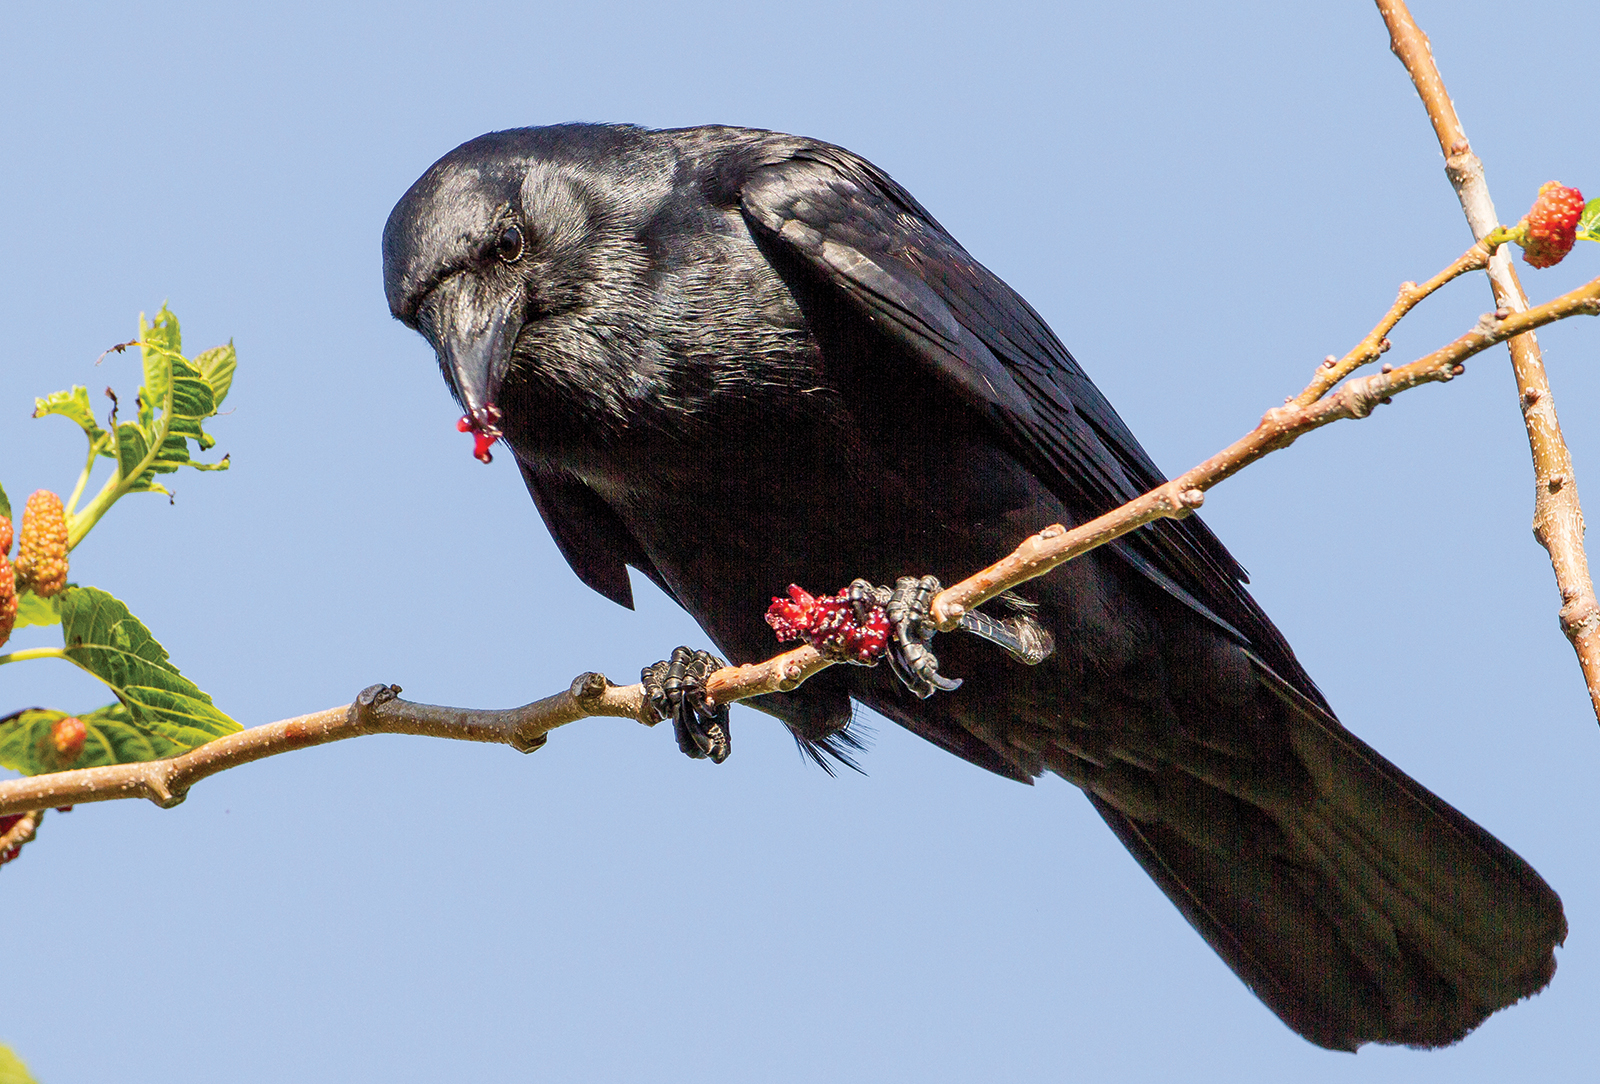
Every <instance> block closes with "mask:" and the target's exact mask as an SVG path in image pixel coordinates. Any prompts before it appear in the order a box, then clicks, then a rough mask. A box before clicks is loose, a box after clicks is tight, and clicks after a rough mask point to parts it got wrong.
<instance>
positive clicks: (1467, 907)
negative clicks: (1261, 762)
mask: <svg viewBox="0 0 1600 1084" xmlns="http://www.w3.org/2000/svg"><path fill="white" fill-rule="evenodd" d="M1259 669H1260V670H1261V672H1262V673H1261V676H1262V678H1263V681H1264V683H1265V684H1266V685H1267V686H1268V687H1269V688H1272V689H1273V690H1274V692H1276V694H1277V696H1278V698H1279V699H1280V700H1281V701H1282V703H1283V706H1284V707H1285V708H1287V709H1288V710H1287V711H1286V712H1285V715H1286V716H1288V718H1289V724H1288V731H1289V740H1290V744H1291V746H1292V749H1293V753H1294V755H1295V758H1296V759H1298V760H1299V761H1300V763H1301V764H1302V765H1303V766H1304V768H1305V769H1306V772H1307V773H1308V775H1309V779H1310V785H1309V787H1306V788H1295V790H1296V792H1297V793H1295V794H1293V795H1288V794H1280V795H1278V796H1276V797H1270V798H1267V799H1266V800H1263V799H1262V796H1260V795H1259V794H1257V795H1248V796H1243V795H1239V794H1237V793H1229V791H1231V790H1233V789H1234V788H1231V787H1229V786H1228V784H1227V782H1226V781H1212V780H1207V781H1206V782H1208V783H1216V784H1217V785H1216V786H1215V787H1213V786H1207V787H1205V791H1204V794H1203V795H1199V796H1197V797H1199V798H1200V800H1199V801H1198V802H1195V801H1186V802H1184V803H1183V804H1184V806H1185V807H1186V808H1187V810H1188V811H1189V813H1188V815H1187V816H1185V817H1181V818H1174V817H1158V818H1145V817H1142V816H1141V817H1138V818H1135V817H1134V816H1130V815H1129V814H1128V813H1127V812H1124V811H1123V810H1121V809H1119V808H1118V806H1119V805H1121V806H1123V807H1124V808H1126V803H1124V802H1121V801H1117V800H1116V799H1117V796H1116V795H1115V794H1110V793H1107V792H1104V791H1103V790H1102V791H1101V793H1096V791H1097V790H1101V788H1097V787H1090V788H1088V789H1089V796H1090V800H1091V801H1093V802H1094V804H1095V808H1096V809H1098V810H1099V811H1100V815H1101V816H1102V817H1104V818H1105V820H1106V822H1107V823H1108V824H1110V825H1111V828H1112V830H1113V831H1114V832H1116V834H1117V836H1118V838H1120V839H1121V840H1122V842H1123V843H1124V844H1125V845H1126V846H1127V848H1128V849H1129V850H1130V851H1132V852H1133V854H1134V856H1135V857H1137V858H1138V860H1139V863H1140V864H1141V865H1142V866H1144V868H1145V869H1146V870H1147V871H1148V872H1149V874H1150V876H1151V877H1153V878H1155V881H1156V883H1157V884H1159V885H1160V886H1161V888H1162V890H1163V891H1165V892H1166V894H1167V895H1168V896H1170V897H1171V898H1172V901H1173V902H1174V903H1176V904H1177V905H1178V909H1179V910H1180V911H1182V912H1183V914H1184V917H1186V918H1187V919H1188V920H1189V922H1190V923H1191V924H1192V925H1193V926H1194V928H1195V929H1197V930H1199V931H1200V933H1201V935H1202V936H1203V937H1205V939H1206V940H1207V941H1208V942H1210V944H1211V946H1212V947H1213V948H1214V949H1216V950H1217V952H1218V953H1219V954H1220V955H1221V956H1222V958H1223V959H1224V960H1226V961H1227V962H1228V965H1229V966H1230V967H1232V968H1233V970H1234V971H1235V972H1237V973H1238V975H1239V977H1240V978H1242V979H1243V980H1244V981H1245V983H1246V984H1248V985H1249V987H1250V988H1251V990H1253V991H1254V992H1255V994H1256V996H1258V997H1260V998H1261V1000H1262V1001H1264V1002H1265V1003H1266V1004H1267V1005H1268V1007H1270V1008H1271V1009H1272V1010H1273V1011H1274V1012H1276V1013H1277V1014H1278V1015H1279V1016H1280V1017H1282V1018H1283V1020H1284V1022H1286V1023H1287V1024H1288V1025H1289V1026H1290V1027H1292V1028H1293V1029H1294V1030H1295V1031H1297V1032H1299V1033H1300V1034H1301V1035H1303V1036H1304V1037H1305V1038H1307V1039H1309V1040H1310V1041H1312V1042H1314V1043H1316V1044H1318V1045H1319V1046H1325V1047H1329V1048H1332V1049H1336V1050H1354V1049H1356V1047H1358V1046H1360V1045H1361V1044H1362V1043H1367V1042H1379V1043H1405V1044H1408V1045H1412V1046H1443V1045H1446V1044H1448V1043H1453V1042H1455V1041H1457V1040H1459V1039H1460V1038H1462V1037H1463V1036H1464V1035H1466V1034H1467V1032H1469V1031H1471V1030H1472V1029H1473V1028H1474V1027H1476V1026H1477V1025H1478V1024H1480V1023H1482V1022H1483V1020H1484V1018H1485V1017H1487V1016H1488V1015H1489V1014H1490V1013H1492V1012H1494V1011H1496V1010H1497V1009H1501V1008H1504V1007H1505V1006H1507V1005H1510V1004H1512V1003H1513V1002H1516V1001H1517V1000H1519V999H1521V998H1524V997H1527V996H1528V995H1530V994H1533V993H1536V992H1537V991H1539V990H1540V989H1542V988H1543V987H1544V986H1545V984H1546V983H1548V982H1549V981H1550V977H1551V976H1552V975H1553V974H1554V973H1555V967H1556V962H1555V955H1554V951H1553V950H1554V947H1555V946H1556V945H1558V944H1560V943H1561V942H1562V940H1563V939H1565V937H1566V933H1567V923H1566V919H1565V917H1564V916H1563V914H1562V909H1561V901H1560V899H1559V898H1557V896H1556V894H1555V892H1554V891H1552V890H1551V888H1550V886H1549V885H1547V884H1546V883H1545V882H1544V880H1543V878H1541V877H1540V876H1539V875H1538V874H1537V873H1535V872H1534V871H1533V869H1532V868H1531V867H1529V866H1528V864H1527V863H1526V862H1524V861H1523V860H1522V859H1521V858H1519V857H1517V855H1516V854H1514V853H1512V851H1511V850H1510V849H1509V848H1507V847H1506V846H1505V845H1504V844H1502V843H1501V842H1500V841H1499V840H1497V839H1495V838H1494V837H1493V836H1491V835H1489V833H1487V832H1485V831H1484V830H1483V829H1482V828H1480V827H1478V826H1477V825H1476V824H1474V823H1473V822H1472V821H1470V820H1468V819H1467V818H1466V817H1465V816H1463V815H1462V814H1461V813H1459V812H1458V811H1456V810H1455V809H1453V808H1451V807H1450V806H1449V805H1447V804H1446V803H1445V802H1444V801H1442V800H1441V799H1439V798H1438V797H1436V796H1435V795H1433V794H1431V793H1429V792H1428V791H1427V790H1426V789H1425V788H1423V787H1422V786H1421V785H1420V784H1418V783H1417V782H1415V781H1414V780H1412V779H1411V778H1409V777H1408V776H1407V775H1405V773H1403V772H1401V771H1400V770H1399V769H1398V768H1396V767H1395V766H1394V765H1392V764H1390V763H1389V762H1388V761H1387V760H1385V759H1383V757H1381V756H1379V755H1378V754H1377V753H1376V752H1374V751H1373V750H1372V749H1371V748H1369V747H1368V746H1367V745H1366V744H1365V743H1364V742H1362V741H1361V740H1360V739H1358V738H1356V737H1355V736H1354V735H1353V734H1351V733H1350V732H1349V731H1347V730H1346V729H1345V728H1344V727H1343V726H1341V725H1340V724H1339V723H1338V722H1337V721H1336V720H1334V719H1333V718H1332V717H1331V716H1330V715H1328V714H1327V713H1326V712H1324V711H1323V710H1322V709H1321V708H1320V707H1318V706H1317V705H1315V704H1313V703H1311V702H1310V701H1309V700H1307V699H1306V698H1305V697H1304V696H1302V695H1300V694H1299V693H1298V692H1296V691H1295V690H1294V689H1292V688H1291V687H1289V686H1287V685H1286V684H1284V683H1282V682H1281V681H1279V680H1278V679H1277V677H1276V675H1273V674H1272V673H1271V672H1270V671H1267V670H1266V669H1265V668H1264V667H1262V668H1259ZM1064 774H1065V773H1064ZM1246 797H1248V798H1249V800H1244V799H1245V798H1246ZM1108 798H1109V799H1111V800H1108ZM1114 803H1115V804H1114ZM1196 811H1198V818H1199V820H1200V821H1201V822H1203V823H1198V824H1197V823H1196Z"/></svg>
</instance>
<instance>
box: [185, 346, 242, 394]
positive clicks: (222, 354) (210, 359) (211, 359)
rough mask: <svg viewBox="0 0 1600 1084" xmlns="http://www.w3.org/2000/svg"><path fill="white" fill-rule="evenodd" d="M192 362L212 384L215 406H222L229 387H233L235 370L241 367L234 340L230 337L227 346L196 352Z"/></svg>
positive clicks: (207, 381)
mask: <svg viewBox="0 0 1600 1084" xmlns="http://www.w3.org/2000/svg"><path fill="white" fill-rule="evenodd" d="M192 364H193V365H194V367H195V368H196V369H199V370H200V375H201V376H203V377H205V379H206V383H208V384H210V385H211V401H212V403H213V405H214V407H220V406H221V405H222V401H223V400H224V399H226V398H227V397H228V389H229V388H231V387H233V371H234V370H235V369H237V368H238V367H239V355H238V354H237V353H235V352H234V349H233V340H232V339H229V340H228V345H227V346H213V347H212V348H211V349H210V350H206V351H204V352H202V353H199V354H196V355H195V356H194V360H193V362H192Z"/></svg>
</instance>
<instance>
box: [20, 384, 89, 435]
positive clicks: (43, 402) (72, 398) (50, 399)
mask: <svg viewBox="0 0 1600 1084" xmlns="http://www.w3.org/2000/svg"><path fill="white" fill-rule="evenodd" d="M46 414H59V415H61V416H62V417H63V418H70V419H72V420H73V421H75V422H77V423H78V425H79V427H80V428H82V429H83V435H84V436H86V437H88V438H89V442H90V443H91V444H92V443H93V442H95V441H97V440H99V439H100V438H101V437H102V436H104V435H105V430H104V429H101V428H100V426H99V423H97V422H96V421H95V420H94V407H93V406H91V405H90V403H89V389H88V388H86V387H84V386H83V385H82V384H74V385H73V387H72V390H71V391H58V392H55V393H54V394H52V395H49V396H46V397H45V398H43V399H35V400H34V401H33V416H34V417H35V418H42V417H44V416H45V415H46Z"/></svg>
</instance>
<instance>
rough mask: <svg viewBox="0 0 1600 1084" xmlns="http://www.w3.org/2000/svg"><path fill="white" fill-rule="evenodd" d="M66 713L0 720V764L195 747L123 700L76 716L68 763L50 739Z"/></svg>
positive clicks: (93, 760) (109, 758) (35, 765)
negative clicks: (140, 720) (138, 719)
mask: <svg viewBox="0 0 1600 1084" xmlns="http://www.w3.org/2000/svg"><path fill="white" fill-rule="evenodd" d="M68 717H69V716H68V713H67V712H64V711H56V710H54V709H51V708H24V709H23V710H21V711H17V712H12V713H11V714H10V715H7V716H5V717H4V718H0V766H3V767H6V768H10V769H11V770H12V771H16V772H21V773H22V774H23V775H44V774H45V773H47V772H61V771H66V770H67V769H68V768H98V767H101V766H103V765H106V764H131V763H133V762H134V761H141V760H160V759H162V758H163V757H175V756H177V755H178V754H179V753H186V752H188V751H189V750H190V749H191V748H193V746H191V745H181V744H179V743H178V742H175V741H171V740H169V739H168V738H166V737H164V736H163V735H161V734H159V733H156V732H155V731H152V730H150V729H149V728H147V727H142V726H140V725H139V724H137V723H135V722H134V721H133V716H132V715H131V714H130V713H129V712H128V709H127V708H125V707H123V706H122V705H121V704H107V705H106V706H105V707H103V708H96V709H95V710H94V711H91V712H89V713H88V714H87V715H80V716H78V718H79V719H81V720H82V721H83V728H84V731H85V733H84V740H83V750H82V751H81V752H80V753H79V754H78V755H77V756H76V757H75V758H74V759H73V760H71V761H67V760H65V759H64V758H63V757H62V756H61V754H60V752H59V751H58V750H57V749H56V746H55V742H54V741H52V740H51V731H52V730H53V729H54V727H55V725H56V723H58V722H60V721H61V720H62V719H66V718H68ZM0 1079H3V1078H0Z"/></svg>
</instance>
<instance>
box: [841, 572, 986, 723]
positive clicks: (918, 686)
mask: <svg viewBox="0 0 1600 1084" xmlns="http://www.w3.org/2000/svg"><path fill="white" fill-rule="evenodd" d="M861 588H866V589H867V590H868V591H870V592H871V594H872V597H873V598H874V599H882V600H883V603H882V604H883V612H884V614H885V615H886V616H887V617H888V618H889V632H890V640H889V650H888V656H889V667H890V669H892V670H893V671H894V674H895V677H897V678H899V679H900V681H901V682H902V683H903V684H904V685H905V687H906V688H908V689H910V690H911V691H912V693H913V694H915V695H916V696H917V697H919V698H921V699H924V700H926V699H927V698H928V697H930V696H932V695H933V694H934V693H935V692H938V691H939V690H941V689H942V690H944V691H945V692H951V691H953V690H955V689H959V688H960V687H961V679H960V678H947V677H945V676H944V675H943V674H941V673H939V657H938V656H937V655H935V654H934V653H933V648H931V647H929V646H928V644H929V643H930V642H931V641H932V640H933V634H934V633H936V632H938V631H939V627H938V626H937V625H936V624H935V623H934V621H933V619H932V618H931V617H929V616H928V614H929V610H930V608H931V607H932V606H933V598H934V596H935V595H937V594H938V593H939V592H940V591H941V590H943V588H942V587H940V585H939V580H938V577H936V576H901V577H900V578H899V579H898V580H895V581H894V588H893V590H890V589H888V588H884V587H873V586H872V585H871V584H869V583H867V582H866V581H865V580H856V581H855V582H853V583H852V584H851V585H850V587H849V588H848V589H847V590H848V593H849V594H850V595H851V597H852V598H854V597H855V595H856V594H857V593H863V594H864V593H865V592H862V591H861ZM885 593H887V597H885ZM852 605H854V603H852Z"/></svg>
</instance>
